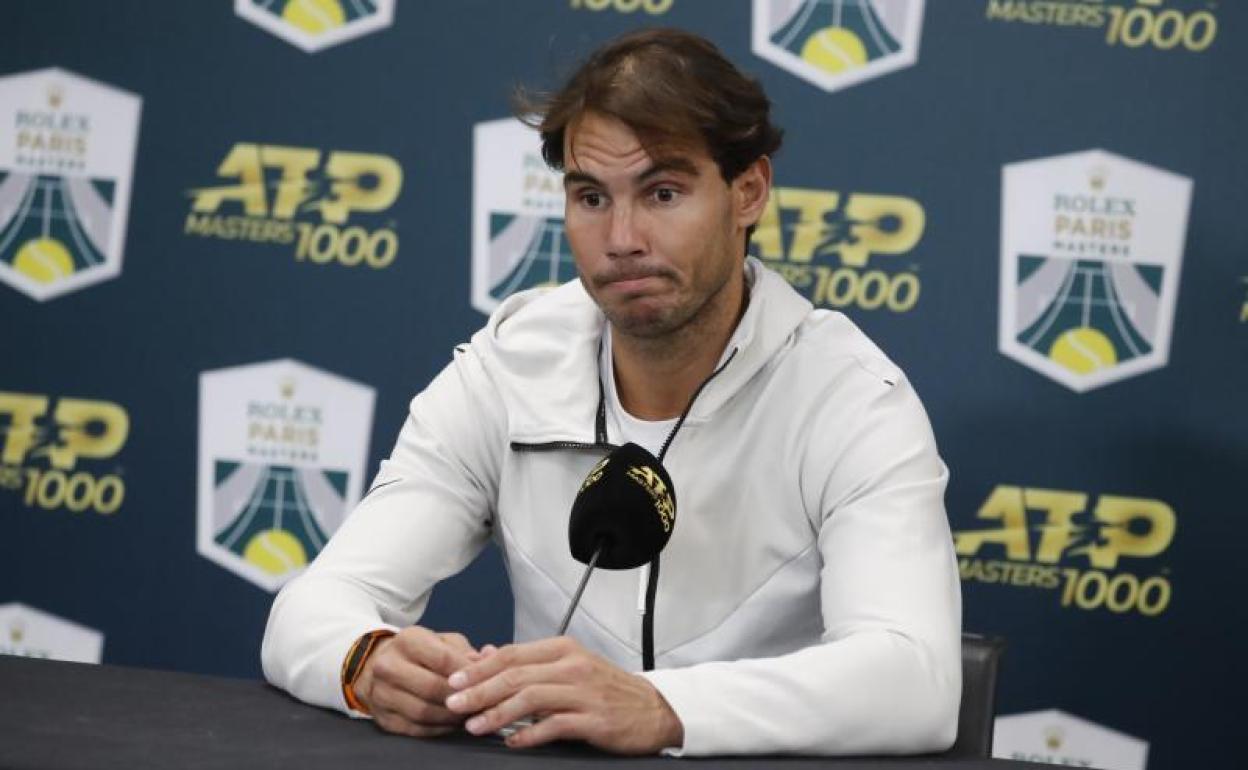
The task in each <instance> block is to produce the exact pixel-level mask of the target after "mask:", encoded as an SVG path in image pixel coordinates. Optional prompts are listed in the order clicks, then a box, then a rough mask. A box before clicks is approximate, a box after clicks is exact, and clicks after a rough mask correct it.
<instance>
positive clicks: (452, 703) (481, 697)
mask: <svg viewBox="0 0 1248 770" xmlns="http://www.w3.org/2000/svg"><path fill="white" fill-rule="evenodd" d="M562 663H563V662H562V661H556V662H554V663H538V664H534V665H531V666H516V667H514V668H509V669H506V670H504V671H500V672H498V673H497V674H495V675H494V676H492V677H490V678H489V679H486V680H485V681H484V682H481V683H480V684H477V685H473V686H472V687H468V688H466V689H463V690H460V691H458V692H456V693H454V694H453V695H451V696H450V697H449V698H447V699H446V706H447V708H449V709H450V710H451V711H455V712H457V713H460V714H475V713H477V712H478V711H484V710H485V709H488V708H491V707H493V706H495V705H497V704H499V703H501V702H502V701H504V700H506V699H507V698H510V697H511V696H513V695H515V694H516V693H517V692H519V691H520V690H521V689H522V688H525V687H530V686H533V685H538V684H573V683H575V682H574V680H573V679H572V678H571V677H569V676H568V675H567V668H569V667H567V666H564V665H562Z"/></svg>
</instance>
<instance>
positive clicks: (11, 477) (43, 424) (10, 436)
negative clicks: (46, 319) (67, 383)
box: [0, 391, 130, 515]
mask: <svg viewBox="0 0 1248 770" xmlns="http://www.w3.org/2000/svg"><path fill="white" fill-rule="evenodd" d="M129 435H130V416H129V414H127V412H126V410H125V409H124V408H122V407H121V406H120V405H118V404H114V403H112V402H110V401H95V400H89V399H82V398H60V399H56V400H55V405H54V400H53V399H52V398H51V397H49V396H45V395H40V394H34V393H13V392H5V391H0V489H7V490H10V491H14V492H18V493H19V494H20V495H21V500H22V504H23V505H25V506H26V507H28V508H42V509H44V510H61V509H64V510H68V511H70V512H72V513H82V512H84V511H94V512H95V513H98V514H103V515H111V514H114V513H116V512H117V510H118V509H119V508H120V507H121V504H122V501H123V500H124V499H125V496H126V484H125V481H124V480H123V478H122V472H121V468H120V466H116V467H112V468H109V467H108V466H106V465H105V463H106V461H110V460H112V459H113V458H114V457H115V456H116V455H117V454H118V453H119V452H120V451H121V449H122V448H123V447H124V446H125V444H126V439H127V437H129ZM80 461H85V467H83V468H79V463H80Z"/></svg>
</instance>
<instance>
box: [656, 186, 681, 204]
mask: <svg viewBox="0 0 1248 770" xmlns="http://www.w3.org/2000/svg"><path fill="white" fill-rule="evenodd" d="M650 194H651V195H652V196H653V197H654V199H655V200H656V201H658V202H659V203H673V202H675V200H676V195H677V193H676V191H675V190H673V189H672V188H670V187H656V188H655V189H654V190H653V192H651V193H650Z"/></svg>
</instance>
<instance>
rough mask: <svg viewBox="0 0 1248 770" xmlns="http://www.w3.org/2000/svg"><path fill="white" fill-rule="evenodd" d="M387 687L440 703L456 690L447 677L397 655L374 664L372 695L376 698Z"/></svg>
mask: <svg viewBox="0 0 1248 770" xmlns="http://www.w3.org/2000/svg"><path fill="white" fill-rule="evenodd" d="M387 689H393V690H398V691H401V692H406V693H409V694H411V695H414V696H415V697H417V698H420V699H421V700H426V701H429V702H430V703H438V704H441V703H445V702H446V698H447V696H448V695H450V694H451V693H453V692H455V691H454V690H453V689H451V686H450V685H449V684H447V681H446V679H445V677H443V676H441V675H440V674H435V673H434V672H432V671H430V670H428V669H426V668H424V667H423V666H421V665H419V664H417V663H413V662H412V661H410V660H407V659H405V658H401V657H397V656H396V657H386V658H382V659H380V660H377V661H376V662H375V663H374V664H373V679H372V685H371V691H370V695H371V697H373V698H376V697H377V696H378V695H381V694H383V693H384V692H385V691H386V690H387Z"/></svg>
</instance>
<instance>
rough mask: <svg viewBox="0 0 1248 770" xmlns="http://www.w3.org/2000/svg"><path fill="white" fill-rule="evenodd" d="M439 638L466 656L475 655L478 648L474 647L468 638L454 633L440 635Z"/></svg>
mask: <svg viewBox="0 0 1248 770" xmlns="http://www.w3.org/2000/svg"><path fill="white" fill-rule="evenodd" d="M438 638H440V639H441V640H442V641H444V642H446V643H447V644H448V645H450V646H451V647H452V648H453V649H456V650H459V651H460V652H462V653H464V654H465V655H475V654H476V652H477V648H476V647H473V646H472V642H469V641H468V637H466V636H464V635H463V634H460V633H456V632H454V631H448V632H444V633H441V634H438Z"/></svg>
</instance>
